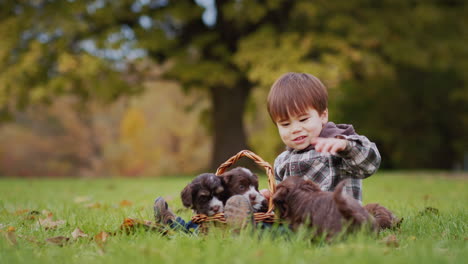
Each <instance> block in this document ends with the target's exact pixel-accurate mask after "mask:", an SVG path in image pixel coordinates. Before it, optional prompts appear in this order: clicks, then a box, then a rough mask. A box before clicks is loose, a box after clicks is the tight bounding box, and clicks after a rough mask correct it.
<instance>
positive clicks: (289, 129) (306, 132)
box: [276, 108, 328, 150]
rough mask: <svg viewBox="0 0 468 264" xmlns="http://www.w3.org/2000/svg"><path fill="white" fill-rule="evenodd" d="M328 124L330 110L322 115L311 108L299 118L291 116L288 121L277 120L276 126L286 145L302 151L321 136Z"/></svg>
mask: <svg viewBox="0 0 468 264" xmlns="http://www.w3.org/2000/svg"><path fill="white" fill-rule="evenodd" d="M327 122H328V110H325V111H324V112H323V113H322V114H321V115H319V113H318V112H317V110H315V109H313V108H309V110H307V111H306V112H304V113H303V114H301V115H299V116H289V118H288V119H286V120H277V121H276V125H277V127H278V131H279V134H280V137H281V140H283V142H284V144H285V145H286V146H288V147H290V148H293V149H295V150H302V149H305V148H307V147H308V146H309V145H310V142H311V141H312V139H315V138H316V137H318V136H319V135H320V132H321V131H322V127H323V125H324V124H325V123H327Z"/></svg>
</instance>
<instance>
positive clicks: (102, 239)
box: [94, 231, 109, 247]
mask: <svg viewBox="0 0 468 264" xmlns="http://www.w3.org/2000/svg"><path fill="white" fill-rule="evenodd" d="M108 237H109V234H108V233H106V232H104V231H101V232H100V233H99V234H97V235H95V236H94V241H96V243H97V244H98V246H100V247H103V246H104V244H105V243H106V241H107V238H108Z"/></svg>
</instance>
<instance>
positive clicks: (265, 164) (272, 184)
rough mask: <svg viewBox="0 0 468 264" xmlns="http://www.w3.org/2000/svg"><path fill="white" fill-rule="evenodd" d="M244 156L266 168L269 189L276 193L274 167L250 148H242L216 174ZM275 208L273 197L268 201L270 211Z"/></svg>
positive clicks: (222, 171) (219, 173) (221, 172)
mask: <svg viewBox="0 0 468 264" xmlns="http://www.w3.org/2000/svg"><path fill="white" fill-rule="evenodd" d="M242 157H247V158H250V159H251V160H253V161H254V162H255V163H257V164H258V165H260V166H261V167H263V168H265V171H266V174H267V176H268V189H269V190H270V192H271V194H272V195H273V193H275V191H276V182H275V176H274V174H273V168H272V167H271V165H270V163H268V162H266V161H264V160H263V159H262V158H260V156H258V155H257V154H255V153H253V152H252V151H250V150H241V151H240V152H239V153H237V154H236V155H234V156H232V157H231V158H230V159H228V160H227V161H225V162H224V163H223V164H221V165H220V166H219V168H218V169H217V170H216V175H218V176H219V175H221V174H223V173H224V172H225V171H226V169H227V168H229V167H230V166H231V165H232V164H234V163H236V162H237V161H238V160H239V159H240V158H242ZM273 209H274V205H273V199H271V197H270V200H269V202H268V213H270V212H272V211H273Z"/></svg>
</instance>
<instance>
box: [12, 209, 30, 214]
mask: <svg viewBox="0 0 468 264" xmlns="http://www.w3.org/2000/svg"><path fill="white" fill-rule="evenodd" d="M27 212H29V210H28V209H21V210H16V211H15V215H22V214H25V213H27Z"/></svg>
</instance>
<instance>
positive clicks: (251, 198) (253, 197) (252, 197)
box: [249, 193, 257, 200]
mask: <svg viewBox="0 0 468 264" xmlns="http://www.w3.org/2000/svg"><path fill="white" fill-rule="evenodd" d="M249 198H250V200H255V198H257V195H255V193H251V194H249Z"/></svg>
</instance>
